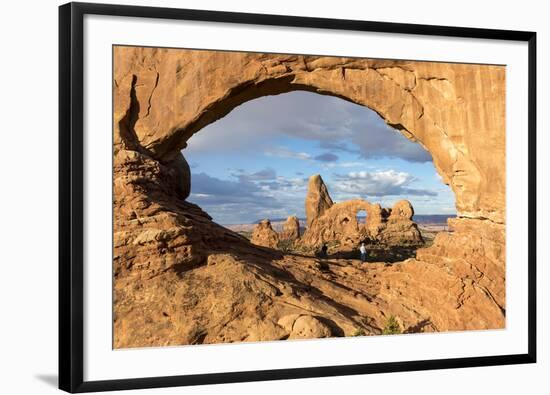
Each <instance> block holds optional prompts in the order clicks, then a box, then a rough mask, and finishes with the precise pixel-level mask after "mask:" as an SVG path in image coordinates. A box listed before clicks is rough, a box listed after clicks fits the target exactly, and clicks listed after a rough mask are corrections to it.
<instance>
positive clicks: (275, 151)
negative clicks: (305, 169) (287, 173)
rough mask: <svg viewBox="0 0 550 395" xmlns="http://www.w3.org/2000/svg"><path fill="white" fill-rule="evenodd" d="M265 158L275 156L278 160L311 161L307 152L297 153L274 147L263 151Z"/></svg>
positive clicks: (285, 148)
mask: <svg viewBox="0 0 550 395" xmlns="http://www.w3.org/2000/svg"><path fill="white" fill-rule="evenodd" d="M264 153H265V154H266V155H267V156H277V157H279V158H288V159H300V160H311V159H312V157H311V155H310V154H308V153H307V152H297V151H293V150H291V149H289V148H287V147H275V148H269V149H266V150H265V151H264Z"/></svg>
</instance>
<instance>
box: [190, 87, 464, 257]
mask: <svg viewBox="0 0 550 395" xmlns="http://www.w3.org/2000/svg"><path fill="white" fill-rule="evenodd" d="M182 154H183V155H184V157H185V158H186V160H187V162H188V163H189V165H190V169H191V194H190V196H189V198H188V200H189V201H190V202H192V203H195V204H197V205H199V206H200V207H201V208H202V209H203V210H205V211H206V212H207V213H208V214H209V215H210V216H211V217H212V218H213V220H214V221H215V222H217V223H218V224H220V225H222V226H225V227H226V228H228V229H231V230H233V231H235V232H237V233H239V234H241V235H242V236H244V237H246V238H248V239H250V240H251V241H252V242H253V243H254V244H258V243H259V244H262V243H263V244H265V246H267V247H270V248H274V249H279V250H282V251H284V252H289V253H292V252H296V251H297V250H300V251H301V252H306V253H309V254H316V253H319V251H321V253H323V248H324V247H325V248H326V251H325V252H326V253H327V254H328V255H331V253H332V256H352V257H353V254H355V253H356V252H357V250H358V248H359V246H360V244H361V241H364V240H368V241H369V244H370V245H371V246H375V247H376V248H378V249H380V250H381V249H384V250H388V249H389V250H391V251H394V250H396V247H399V248H401V247H402V248H409V247H411V248H413V247H414V248H413V250H414V249H416V248H418V247H419V246H424V245H426V244H429V243H431V242H432V241H433V239H434V237H435V235H436V234H437V233H438V232H441V231H444V229H445V227H446V224H447V222H446V220H447V218H449V217H454V216H455V215H456V214H455V213H456V211H455V200H454V199H455V198H454V195H453V193H452V191H451V189H450V187H449V186H447V185H445V184H444V183H443V182H442V179H441V177H440V176H439V175H438V173H437V171H436V169H435V167H434V164H433V162H432V158H431V155H430V154H429V153H428V152H427V151H426V150H425V149H424V148H423V147H422V146H421V145H420V144H417V143H415V142H413V141H410V140H408V139H407V138H406V137H404V136H403V135H402V134H401V133H400V132H399V131H397V130H395V129H393V128H392V127H390V126H388V125H387V124H386V123H385V122H384V120H383V119H382V118H381V117H380V116H379V115H378V114H377V113H376V112H375V111H373V110H371V109H369V108H367V107H364V106H361V105H358V104H354V103H352V102H349V101H346V100H343V99H341V98H337V97H333V96H327V95H320V94H317V93H312V92H306V91H294V92H289V93H282V94H277V95H272V96H263V97H260V98H257V99H254V100H250V101H248V102H245V103H243V104H241V105H239V106H237V107H235V108H234V109H233V110H232V111H231V112H229V113H228V114H227V115H226V116H225V117H223V118H221V119H219V120H217V121H216V122H214V123H212V124H210V125H208V126H206V127H204V128H203V129H202V130H200V131H199V132H197V133H196V134H195V135H193V136H192V137H191V138H190V139H189V140H188V146H187V147H186V148H185V149H184V150H182ZM317 175H319V177H320V182H315V183H314V184H315V185H313V186H312V177H313V176H317ZM314 196H317V197H318V201H316V202H312V200H311V199H314ZM403 200H405V201H407V202H409V203H410V206H411V209H410V210H412V211H411V216H410V218H407V217H406V215H405V217H400V216H397V215H395V216H393V217H392V215H391V213H392V208H393V207H394V206H395V205H396V204H401V203H400V202H401V201H403ZM308 202H309V203H308ZM353 202H356V203H353ZM361 202H367V203H361ZM308 204H309V206H308ZM354 204H359V205H360V204H368V205H379V207H380V208H379V209H373V210H374V211H373V212H374V213H375V214H371V212H370V211H369V214H368V215H367V210H365V209H360V210H356V207H355V206H354ZM308 207H309V209H308ZM369 207H370V206H369ZM377 207H378V206H377ZM407 207H408V206H407ZM407 207H406V210H405V211H407V210H408V208H407ZM308 210H309V211H308ZM346 210H348V211H349V213H348V211H346ZM413 212H414V217H413V216H412V213H413ZM373 215H374V217H372V216H373ZM312 216H313V217H312ZM310 217H311V218H310ZM367 217H368V218H369V219H368V221H371V220H372V221H375V222H376V223H378V224H379V226H378V227H376V226H375V227H369V229H366V226H365V224H366V223H367ZM371 217H372V218H371ZM291 218H292V219H291ZM294 218H295V219H294ZM265 220H269V221H268V224H267V223H266V222H265ZM398 220H401V221H405V222H406V221H409V222H411V223H412V224H414V226H413V225H411V226H412V227H413V228H414V227H416V228H418V233H419V234H420V236H419V237H417V236H415V235H413V236H410V235H409V233H414V232H415V231H414V229H412V228H409V227H408V226H409V225H408V222H407V223H406V224H405V225H403V226H401V227H400V226H398V225H395V226H394V225H392V224H394V223H395V221H398ZM405 222H404V223H405ZM260 228H261V229H262V232H264V234H263V235H262V236H261V237H260V236H258V235H255V232H256V233H258V232H260V231H259V230H258V231H256V230H257V229H260ZM266 229H267V230H266ZM392 229H393V230H392ZM399 229H401V230H399ZM411 229H412V230H411ZM400 231H402V233H403V235H401V234H399V232H400ZM377 232H378V233H377ZM258 234H259V233H258ZM268 240H269V241H268ZM419 240H422V243H421V242H420V241H419ZM372 248H374V247H372ZM335 254H336V255H335ZM338 254H340V255H338ZM346 254H347V255H346ZM378 255H379V254H378ZM378 255H377V256H378ZM383 258H384V257H382V258H380V259H383ZM384 259H387V257H385V258H384ZM404 259H406V257H405V258H404ZM390 260H391V259H390ZM394 260H397V259H394Z"/></svg>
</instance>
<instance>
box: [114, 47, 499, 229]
mask: <svg viewBox="0 0 550 395" xmlns="http://www.w3.org/2000/svg"><path fill="white" fill-rule="evenodd" d="M115 65H116V67H115V76H114V79H115V83H114V85H115V87H114V90H115V117H114V122H115V125H114V130H115V151H117V150H119V149H122V148H130V149H136V148H137V149H141V150H143V151H144V152H146V153H147V154H149V155H150V156H152V157H153V158H155V159H157V160H160V161H161V162H163V163H165V164H169V163H171V162H173V161H174V160H176V158H178V157H179V152H180V150H181V149H182V148H184V147H185V146H186V141H187V140H188V139H189V138H190V137H191V136H192V135H193V134H194V133H196V132H198V131H199V130H200V129H201V128H203V127H204V126H206V125H208V124H209V123H211V122H214V121H215V120H217V119H219V118H221V117H223V116H224V115H226V114H227V113H228V112H230V111H231V110H232V109H233V108H234V107H236V106H238V105H239V104H241V103H243V102H245V101H247V100H251V99H254V98H257V97H260V96H264V95H271V94H279V93H284V92H290V91H293V90H308V91H312V92H317V93H320V94H327V95H333V96H337V97H341V98H343V99H345V100H349V101H352V102H355V103H358V104H361V105H364V106H367V107H369V108H371V109H373V110H374V111H376V112H377V113H378V114H379V115H380V116H381V117H382V118H383V119H384V120H385V121H386V122H387V123H388V124H389V125H392V126H393V127H395V128H397V129H398V130H400V131H401V133H403V134H404V135H405V136H406V137H407V138H409V139H411V140H413V141H417V142H418V143H420V144H422V146H424V147H425V148H426V149H427V150H428V151H429V152H430V153H431V155H432V157H433V161H434V165H435V167H436V169H437V171H438V173H439V174H440V175H441V177H442V179H443V181H444V182H445V183H446V184H449V185H450V186H451V188H452V190H453V191H454V193H455V196H456V206H457V210H458V215H459V216H460V217H468V218H483V219H489V220H491V221H493V222H496V223H504V194H505V189H504V185H505V175H504V171H503V168H504V148H505V141H504V127H505V119H504V105H505V100H504V97H505V96H504V89H505V84H504V68H503V67H501V66H489V65H465V64H444V63H426V62H412V61H395V60H371V59H355V58H335V57H318V56H294V55H272V54H254V53H237V52H211V51H196V50H178V49H155V48H134V47H117V48H116V50H115ZM179 160H180V161H181V159H179ZM182 192H186V191H185V190H183V191H182Z"/></svg>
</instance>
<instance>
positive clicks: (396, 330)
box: [382, 315, 401, 335]
mask: <svg viewBox="0 0 550 395" xmlns="http://www.w3.org/2000/svg"><path fill="white" fill-rule="evenodd" d="M400 333H401V326H400V325H399V322H397V320H396V319H395V317H394V316H393V315H390V316H389V317H388V319H387V320H386V325H384V329H383V330H382V334H383V335H398V334H400Z"/></svg>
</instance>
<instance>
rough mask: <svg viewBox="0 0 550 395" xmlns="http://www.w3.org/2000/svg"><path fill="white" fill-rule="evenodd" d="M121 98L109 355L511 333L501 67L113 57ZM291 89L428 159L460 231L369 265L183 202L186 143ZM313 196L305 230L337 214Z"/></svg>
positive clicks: (129, 50) (226, 55)
mask: <svg viewBox="0 0 550 395" xmlns="http://www.w3.org/2000/svg"><path fill="white" fill-rule="evenodd" d="M113 89H114V125H113V133H114V150H113V152H114V163H113V173H114V174H113V176H114V180H113V188H114V201H113V205H114V207H113V210H114V237H113V243H114V261H113V270H114V276H115V278H114V346H115V347H117V348H119V347H138V346H161V345H169V344H170V345H176V344H197V343H212V342H231V341H257V340H273V339H290V338H299V337H304V336H309V337H315V336H318V337H323V336H344V335H351V334H353V333H355V332H356V331H357V330H358V329H362V331H363V332H364V333H365V334H367V335H370V334H380V333H381V330H382V328H383V325H384V322H385V320H386V319H387V317H388V316H389V315H394V316H396V317H397V318H398V321H399V323H400V325H401V327H402V329H403V331H404V332H422V331H446V330H464V329H488V328H503V327H504V323H505V311H506V304H505V278H504V277H505V178H506V175H505V138H504V136H505V129H504V128H505V116H504V115H505V112H504V110H505V95H504V94H505V68H504V67H501V66H490V65H465V64H446V63H428V62H414V61H395V60H371V59H356V58H335V57H319V56H299V55H276V54H259V53H255V54H252V53H238V52H212V51H199V50H178V49H155V48H139V47H115V48H114V81H113ZM293 90H307V91H311V92H317V93H320V94H327V95H333V96H337V97H341V98H343V99H346V100H350V101H352V102H355V103H357V104H361V105H364V106H367V107H369V108H371V109H373V110H374V111H376V112H377V113H378V114H379V115H380V116H381V117H382V118H383V119H384V120H385V121H386V122H387V123H388V124H389V125H391V126H393V127H395V128H396V129H398V130H399V131H400V132H401V133H402V134H404V135H405V136H406V137H407V138H409V139H411V140H413V141H416V142H418V143H419V144H421V145H422V146H423V147H424V148H426V149H427V150H428V151H429V152H430V153H431V155H432V157H433V161H434V165H435V167H436V169H437V171H438V173H439V174H440V176H441V177H442V180H443V182H445V183H446V184H449V185H450V186H451V188H452V190H453V191H454V194H455V197H456V207H457V212H458V218H456V219H453V220H452V221H450V223H449V225H450V227H451V228H452V230H453V231H452V232H445V233H440V234H438V236H437V237H436V239H435V240H434V243H433V245H432V246H430V247H428V248H423V249H420V250H418V251H417V256H416V259H410V260H407V261H405V262H402V263H399V264H394V265H391V266H388V265H385V264H384V263H370V264H369V266H368V270H367V268H366V267H365V266H361V265H360V264H359V263H358V262H356V261H353V260H351V261H347V260H345V259H338V260H327V261H326V262H323V264H320V263H319V261H318V260H317V259H315V258H313V257H311V258H309V257H303V256H294V255H283V254H282V253H280V252H278V251H275V250H272V249H270V248H266V247H261V246H255V245H253V244H251V243H249V242H248V241H247V240H246V239H244V238H242V237H240V236H239V235H237V234H235V233H233V232H231V231H229V230H227V229H225V228H223V227H221V226H219V225H217V224H215V223H214V222H213V221H212V220H211V218H210V217H209V216H208V214H207V213H205V212H204V211H203V210H201V209H200V207H198V206H196V205H194V204H191V203H189V202H187V201H185V199H186V198H187V197H188V196H189V192H190V183H191V179H190V171H189V166H188V164H187V162H186V161H185V158H184V157H183V155H182V154H181V152H180V151H181V150H182V149H183V148H185V147H186V141H187V140H188V139H189V138H190V137H191V136H192V135H193V134H194V133H197V132H199V131H200V130H201V129H202V128H203V127H204V126H206V125H208V124H210V123H211V122H214V121H216V120H217V119H219V118H221V117H223V116H225V115H226V114H228V113H229V112H230V111H231V110H232V109H233V108H235V107H236V106H238V105H239V104H242V103H244V102H245V101H248V100H251V99H254V98H257V97H260V96H264V95H271V94H279V93H284V92H289V91H293ZM228 133H231V131H228ZM183 152H185V151H183ZM311 198H312V199H313V201H315V199H317V200H316V201H317V203H318V204H317V205H315V204H313V205H312V207H313V212H312V215H309V214H308V223H309V222H310V221H309V220H310V218H312V217H315V216H319V214H321V212H323V213H324V212H326V211H328V210H331V207H334V205H332V204H331V203H332V202H329V201H328V200H327V197H326V196H318V197H315V196H311ZM379 209H380V210H382V209H381V208H379ZM371 210H378V208H372V207H371ZM407 210H408V208H407V207H406V205H402V206H400V207H399V210H396V208H395V207H394V209H393V210H392V214H393V213H394V212H397V211H399V212H400V213H403V214H404V215H405V216H406V215H407V214H406V213H407ZM384 215H385V214H384ZM384 215H382V216H384ZM391 221H392V219H391V215H390V216H389V217H388V221H387V222H388V223H389V222H391ZM304 237H305V236H304ZM288 316H291V317H295V318H296V319H295V320H294V322H292V324H289V321H292V319H293V318H288ZM284 317H287V319H283V318H284ZM289 328H290V329H289Z"/></svg>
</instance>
